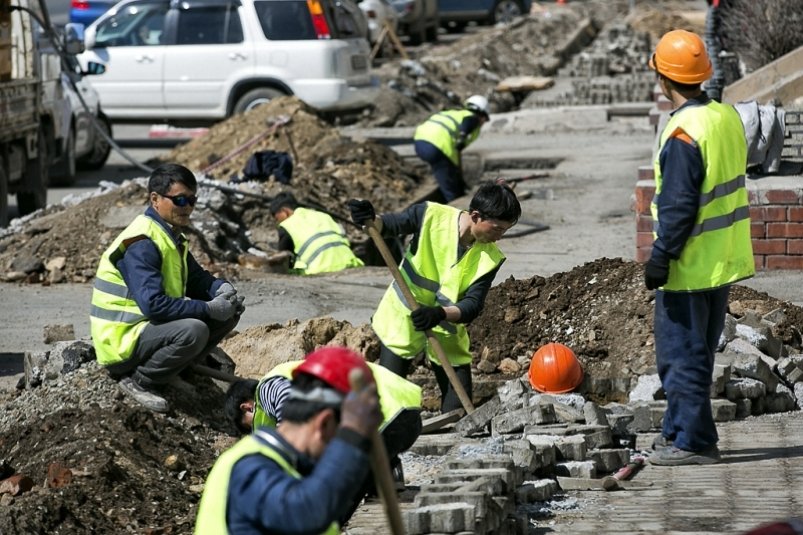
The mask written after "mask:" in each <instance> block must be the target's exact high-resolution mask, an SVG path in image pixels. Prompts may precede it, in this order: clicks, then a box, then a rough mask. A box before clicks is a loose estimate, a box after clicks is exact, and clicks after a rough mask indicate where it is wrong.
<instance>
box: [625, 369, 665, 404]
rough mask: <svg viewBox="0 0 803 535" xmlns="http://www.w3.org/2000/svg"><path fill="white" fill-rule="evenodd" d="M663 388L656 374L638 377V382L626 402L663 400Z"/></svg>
mask: <svg viewBox="0 0 803 535" xmlns="http://www.w3.org/2000/svg"><path fill="white" fill-rule="evenodd" d="M665 398H666V395H665V394H664V389H663V386H661V379H660V378H659V377H658V374H657V373H656V374H654V375H640V376H639V378H638V382H637V383H636V386H635V387H634V388H633V390H631V391H630V394H629V395H628V400H629V401H631V402H633V401H652V400H654V399H665Z"/></svg>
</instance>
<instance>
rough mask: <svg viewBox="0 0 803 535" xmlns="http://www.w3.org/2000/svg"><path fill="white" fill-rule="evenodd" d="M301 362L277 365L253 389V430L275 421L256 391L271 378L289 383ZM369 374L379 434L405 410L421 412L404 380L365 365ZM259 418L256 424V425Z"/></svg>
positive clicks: (417, 393) (415, 389)
mask: <svg viewBox="0 0 803 535" xmlns="http://www.w3.org/2000/svg"><path fill="white" fill-rule="evenodd" d="M302 362H304V361H303V360H293V361H290V362H285V363H282V364H279V365H278V366H276V367H275V368H273V369H272V370H271V371H269V372H268V373H267V375H265V377H263V378H262V379H261V380H260V381H259V385H258V386H257V391H256V392H255V393H254V400H255V402H254V429H257V428H258V427H260V426H267V427H276V420H275V419H274V418H273V417H272V416H271V415H269V414H268V413H267V412H266V411H265V409H264V408H263V407H262V405H261V404H260V402H259V387H260V386H262V384H264V382H265V381H267V380H268V379H271V378H273V377H277V376H281V377H285V378H287V379H291V378H292V376H293V370H294V369H296V367H297V366H298V365H299V364H301V363H302ZM367 364H368V367H369V368H371V373H372V374H373V376H374V381H375V382H376V391H377V394H379V406H380V408H381V410H382V417H383V419H382V425H381V426H380V428H379V430H380V432H381V431H382V430H383V429H385V427H387V426H388V424H390V423H391V422H392V421H393V420H394V419H395V418H396V416H398V415H399V413H400V412H401V411H403V410H406V409H412V410H418V409H421V387H420V386H418V385H417V384H415V383H411V382H410V381H408V380H407V379H405V378H403V377H401V376H399V375H396V374H395V373H393V372H392V371H390V370H388V369H387V368H385V367H384V366H380V365H379V364H375V363H373V362H368V363H367ZM258 418H259V420H260V421H257V419H258Z"/></svg>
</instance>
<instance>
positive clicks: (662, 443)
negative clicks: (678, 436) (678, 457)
mask: <svg viewBox="0 0 803 535" xmlns="http://www.w3.org/2000/svg"><path fill="white" fill-rule="evenodd" d="M671 445H672V441H671V440H669V439H668V438H666V437H665V436H663V435H658V436H657V437H655V440H653V441H652V451H658V450H660V449H663V448H666V447H669V446H671Z"/></svg>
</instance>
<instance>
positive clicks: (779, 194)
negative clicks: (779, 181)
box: [764, 189, 800, 204]
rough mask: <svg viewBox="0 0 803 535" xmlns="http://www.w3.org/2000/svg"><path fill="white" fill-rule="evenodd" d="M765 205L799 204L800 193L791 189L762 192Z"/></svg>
mask: <svg viewBox="0 0 803 535" xmlns="http://www.w3.org/2000/svg"><path fill="white" fill-rule="evenodd" d="M764 196H765V198H766V199H767V204H800V192H799V191H798V190H791V189H771V190H767V191H765V192H764Z"/></svg>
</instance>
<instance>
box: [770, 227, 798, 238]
mask: <svg viewBox="0 0 803 535" xmlns="http://www.w3.org/2000/svg"><path fill="white" fill-rule="evenodd" d="M767 238H803V223H767Z"/></svg>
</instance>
